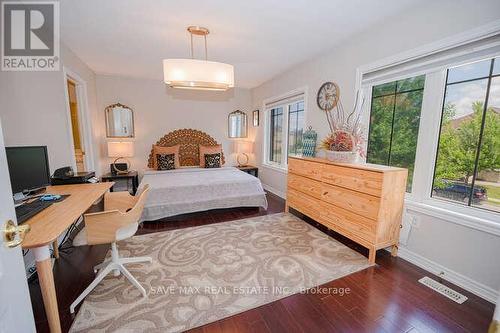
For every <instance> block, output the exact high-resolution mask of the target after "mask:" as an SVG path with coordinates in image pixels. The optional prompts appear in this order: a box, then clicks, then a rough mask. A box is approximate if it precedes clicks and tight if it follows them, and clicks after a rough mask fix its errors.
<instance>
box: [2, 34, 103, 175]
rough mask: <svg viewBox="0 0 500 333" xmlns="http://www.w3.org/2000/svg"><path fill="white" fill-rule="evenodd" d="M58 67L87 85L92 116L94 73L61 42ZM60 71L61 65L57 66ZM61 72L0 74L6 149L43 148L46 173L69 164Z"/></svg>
mask: <svg viewBox="0 0 500 333" xmlns="http://www.w3.org/2000/svg"><path fill="white" fill-rule="evenodd" d="M61 62H62V65H64V66H65V67H67V68H69V69H71V70H72V71H73V72H75V73H76V74H78V75H79V76H80V77H82V78H83V79H84V80H85V81H86V82H87V90H88V98H89V101H88V102H89V109H90V114H91V117H92V118H94V117H95V114H96V97H95V77H94V73H93V72H92V71H91V70H90V69H89V68H88V67H87V66H86V65H85V64H84V63H83V62H82V61H81V60H80V59H79V58H78V57H77V56H75V54H73V53H72V52H71V50H69V49H68V48H67V47H66V46H65V45H64V44H62V43H61ZM61 69H62V66H61ZM65 89H66V88H65V84H64V78H63V72H62V70H61V71H57V72H0V101H1V106H0V117H1V119H2V124H3V130H4V139H5V145H6V146H15V145H46V146H47V149H48V154H49V164H50V170H51V172H53V171H54V170H55V169H57V168H60V167H63V166H68V165H72V161H73V157H72V156H73V153H72V151H71V141H70V140H71V137H70V135H69V133H70V132H69V131H68V118H67V110H66V97H65V91H64V90H65Z"/></svg>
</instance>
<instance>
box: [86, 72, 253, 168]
mask: <svg viewBox="0 0 500 333" xmlns="http://www.w3.org/2000/svg"><path fill="white" fill-rule="evenodd" d="M97 91H98V93H97V101H98V108H99V110H100V111H99V112H100V114H99V117H98V119H97V123H95V124H94V125H95V126H94V127H95V128H97V127H99V133H101V137H100V138H99V143H100V145H99V150H100V156H101V157H102V158H101V166H100V167H101V169H102V170H103V171H107V170H109V163H111V162H112V161H113V159H111V158H107V157H106V154H107V148H106V142H107V139H106V138H105V120H104V109H105V107H106V106H108V105H110V104H114V103H117V102H120V103H122V104H125V105H127V106H129V107H130V108H132V109H133V110H134V123H135V138H134V139H133V140H132V141H134V142H135V156H134V157H133V158H131V163H132V168H134V169H136V170H143V169H145V168H146V167H147V160H148V156H149V153H150V151H151V145H152V144H154V143H156V141H158V140H159V139H160V138H161V137H162V136H163V135H165V134H167V133H168V132H170V131H173V130H175V129H182V128H193V129H198V130H201V131H204V132H206V133H207V134H209V135H211V136H212V137H213V138H214V139H215V140H217V142H219V143H221V144H222V146H223V150H224V154H225V156H226V165H234V164H235V154H233V153H232V150H233V147H232V140H231V139H229V138H228V137H227V116H228V114H229V113H230V112H232V111H234V110H237V109H239V110H242V111H244V112H247V115H248V117H249V118H248V119H249V120H250V117H251V112H250V106H251V95H250V90H247V89H231V90H229V91H227V92H213V91H191V90H177V89H171V88H167V87H166V85H165V84H164V83H163V82H161V81H155V80H149V79H136V78H123V77H117V76H102V75H98V76H97ZM109 140H110V141H113V140H114V139H113V140H112V139H109ZM114 141H116V140H114Z"/></svg>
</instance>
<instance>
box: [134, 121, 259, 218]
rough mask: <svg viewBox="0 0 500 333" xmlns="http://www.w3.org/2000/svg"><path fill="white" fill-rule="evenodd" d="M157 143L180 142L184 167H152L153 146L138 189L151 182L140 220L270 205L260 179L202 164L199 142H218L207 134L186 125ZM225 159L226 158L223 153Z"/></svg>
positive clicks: (200, 143) (226, 168)
mask: <svg viewBox="0 0 500 333" xmlns="http://www.w3.org/2000/svg"><path fill="white" fill-rule="evenodd" d="M155 145H157V146H162V147H169V146H174V145H180V149H179V160H180V165H181V167H180V168H178V169H175V170H167V171H158V170H154V169H152V166H153V159H154V158H155V156H154V149H152V150H151V153H150V155H149V159H148V167H149V168H150V169H148V170H145V171H144V175H143V177H142V180H141V183H140V185H139V191H140V190H141V188H142V187H143V186H144V185H145V184H149V186H150V192H149V195H148V199H147V202H146V204H145V206H144V212H143V215H142V218H141V221H154V220H159V219H162V218H166V217H170V216H175V215H180V214H186V213H193V212H198V211H205V210H211V209H220V208H233V207H262V208H264V209H267V199H266V194H265V192H264V190H263V188H262V184H261V182H260V180H259V179H258V178H256V177H254V176H252V175H249V174H247V173H245V172H243V171H240V170H239V169H237V168H234V167H221V168H213V169H210V168H208V169H207V168H200V167H198V166H199V162H200V156H199V146H200V145H204V146H215V145H217V142H216V141H215V140H214V139H213V138H212V137H211V136H209V135H208V134H206V133H204V132H202V131H198V130H193V129H183V130H176V131H173V132H170V133H168V134H167V135H165V136H164V137H162V138H161V139H160V140H158V142H156V144H155ZM222 160H224V157H223V154H222Z"/></svg>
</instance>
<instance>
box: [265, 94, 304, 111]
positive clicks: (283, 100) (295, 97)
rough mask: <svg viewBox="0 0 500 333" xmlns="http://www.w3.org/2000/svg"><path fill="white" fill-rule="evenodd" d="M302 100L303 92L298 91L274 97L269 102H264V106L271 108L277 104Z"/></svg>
mask: <svg viewBox="0 0 500 333" xmlns="http://www.w3.org/2000/svg"><path fill="white" fill-rule="evenodd" d="M302 100H304V93H303V92H298V93H296V94H291V95H287V96H286V97H282V98H277V99H274V100H272V101H270V102H266V104H265V107H266V109H272V108H274V107H276V106H279V105H283V104H291V103H294V102H298V101H302Z"/></svg>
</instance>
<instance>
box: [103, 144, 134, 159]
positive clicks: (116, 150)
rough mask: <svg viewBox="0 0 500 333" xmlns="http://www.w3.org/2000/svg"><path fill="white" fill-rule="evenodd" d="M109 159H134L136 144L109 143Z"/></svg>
mask: <svg viewBox="0 0 500 333" xmlns="http://www.w3.org/2000/svg"><path fill="white" fill-rule="evenodd" d="M108 156H109V157H132V156H134V143H133V142H131V141H126V142H108Z"/></svg>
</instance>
